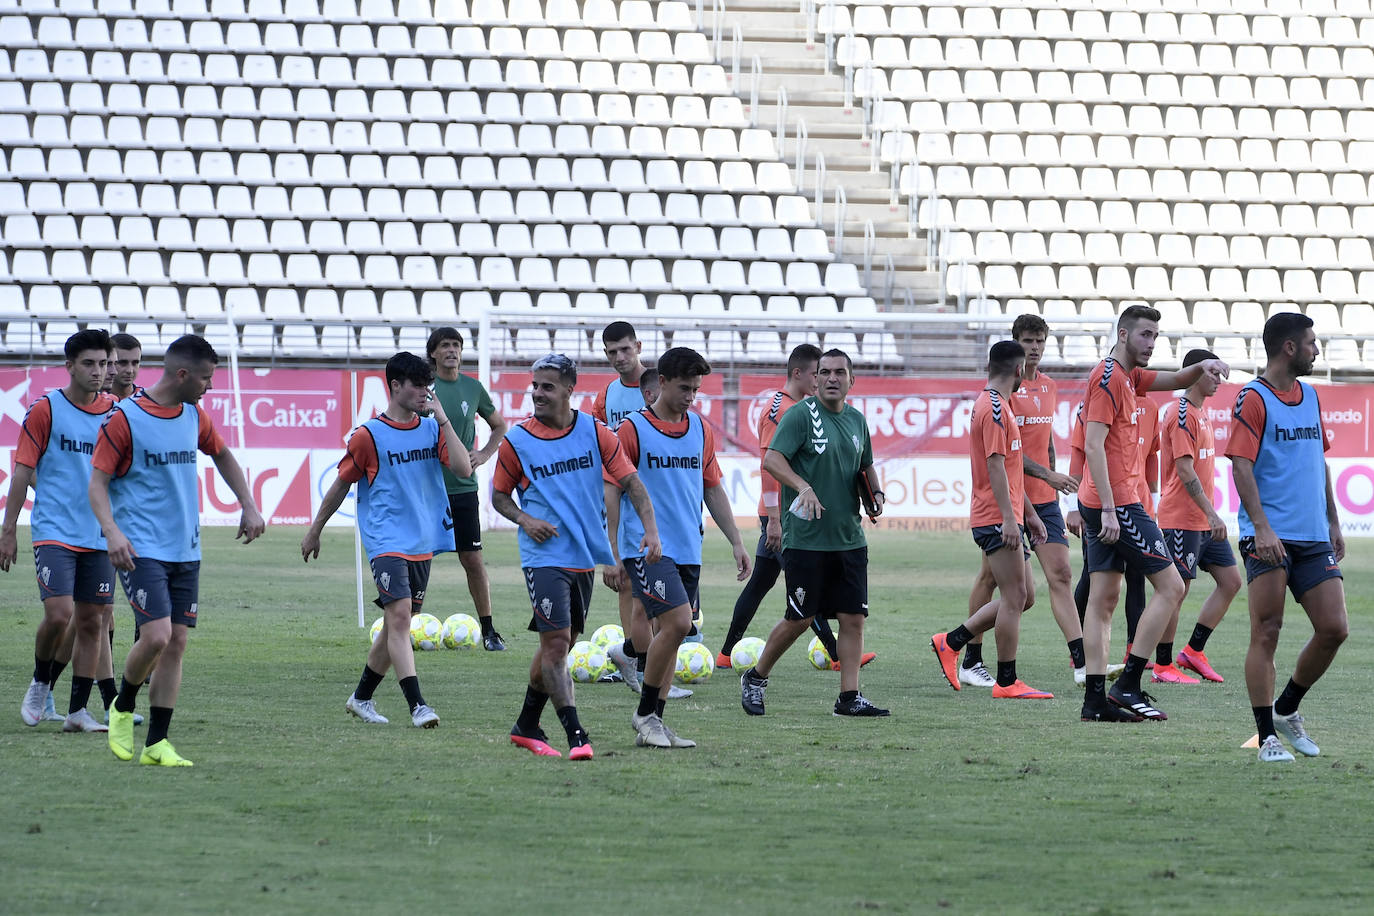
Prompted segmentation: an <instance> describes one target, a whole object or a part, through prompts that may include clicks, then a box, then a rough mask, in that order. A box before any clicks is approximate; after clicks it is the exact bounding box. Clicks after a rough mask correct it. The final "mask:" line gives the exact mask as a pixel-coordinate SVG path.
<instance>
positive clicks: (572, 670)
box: [568, 639, 610, 684]
mask: <svg viewBox="0 0 1374 916" xmlns="http://www.w3.org/2000/svg"><path fill="white" fill-rule="evenodd" d="M608 664H610V659H608V658H606V650H605V649H603V648H601V647H600V646H597V645H594V644H592V643H591V642H588V641H587V640H585V639H583V640H580V641H579V642H576V643H573V647H572V650H571V651H570V652H568V673H569V674H571V675H572V679H573V680H574V681H577V682H578V683H579V684H590V683H591V682H592V681H595V680H596V679H597V678H599V677H601V675H602V673H603V672H604V671H605V670H606V666H607V665H608Z"/></svg>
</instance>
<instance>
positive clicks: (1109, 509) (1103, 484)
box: [1083, 363, 1202, 544]
mask: <svg viewBox="0 0 1374 916" xmlns="http://www.w3.org/2000/svg"><path fill="white" fill-rule="evenodd" d="M1196 365H1199V366H1200V365H1202V363H1197V364H1196ZM1107 428H1108V427H1107V424H1106V423H1099V422H1098V421H1097V420H1089V421H1088V425H1087V428H1086V429H1085V430H1084V436H1083V463H1084V464H1086V465H1087V467H1088V473H1089V474H1091V475H1092V478H1093V485H1094V486H1095V487H1097V495H1098V497H1099V498H1100V499H1101V500H1102V531H1101V532H1100V533H1099V535H1098V536H1099V538H1100V539H1101V541H1102V543H1104V544H1115V543H1116V542H1117V540H1118V539H1119V538H1120V537H1121V523H1120V522H1119V521H1117V518H1116V504H1115V502H1113V500H1112V478H1111V476H1110V475H1109V474H1108V473H1107Z"/></svg>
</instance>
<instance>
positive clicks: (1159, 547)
mask: <svg viewBox="0 0 1374 916" xmlns="http://www.w3.org/2000/svg"><path fill="white" fill-rule="evenodd" d="M1155 553H1156V554H1157V555H1158V556H1161V557H1167V556H1168V555H1169V552H1168V551H1167V550H1165V549H1164V542H1163V541H1155Z"/></svg>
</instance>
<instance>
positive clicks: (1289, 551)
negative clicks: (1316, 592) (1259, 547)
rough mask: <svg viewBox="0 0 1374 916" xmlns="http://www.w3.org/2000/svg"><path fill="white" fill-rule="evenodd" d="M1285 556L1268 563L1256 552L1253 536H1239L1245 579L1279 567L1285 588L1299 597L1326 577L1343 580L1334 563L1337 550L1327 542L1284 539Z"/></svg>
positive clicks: (1253, 577)
mask: <svg viewBox="0 0 1374 916" xmlns="http://www.w3.org/2000/svg"><path fill="white" fill-rule="evenodd" d="M1283 550H1284V553H1285V554H1286V556H1285V557H1284V559H1283V565H1282V566H1270V565H1269V564H1268V563H1265V562H1264V561H1263V560H1261V559H1260V558H1259V557H1258V556H1256V555H1255V539H1254V538H1252V537H1245V538H1241V539H1240V553H1241V556H1243V557H1245V581H1246V582H1254V581H1255V578H1256V577H1257V576H1262V575H1264V574H1265V573H1268V572H1273V571H1274V570H1276V569H1282V570H1283V571H1284V572H1285V573H1287V575H1288V590H1289V591H1290V592H1292V593H1293V597H1294V598H1296V599H1298V600H1299V601H1301V600H1302V596H1303V595H1305V594H1307V592H1308V590H1309V589H1312V588H1314V587H1315V586H1317V585H1320V584H1321V583H1323V582H1325V581H1326V580H1327V579H1343V578H1345V577H1344V576H1342V575H1341V567H1340V565H1339V564H1338V563H1337V562H1336V552H1335V551H1334V550H1332V549H1331V542H1330V541H1284V542H1283Z"/></svg>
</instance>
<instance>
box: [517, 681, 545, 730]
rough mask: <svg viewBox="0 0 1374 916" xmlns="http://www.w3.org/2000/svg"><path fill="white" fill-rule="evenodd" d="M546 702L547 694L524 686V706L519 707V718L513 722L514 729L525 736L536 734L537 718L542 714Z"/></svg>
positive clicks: (537, 727) (537, 728)
mask: <svg viewBox="0 0 1374 916" xmlns="http://www.w3.org/2000/svg"><path fill="white" fill-rule="evenodd" d="M548 702H549V695H548V694H547V693H544V692H543V691H542V690H536V689H535V688H534V687H530V686H526V687H525V704H524V705H523V706H521V707H520V718H518V719H516V720H515V726H516V728H518V729H520V731H521V732H523V733H524V734H526V735H533V734H536V733H537V732H538V731H539V717H540V716H542V715H543V714H544V704H546V703H548Z"/></svg>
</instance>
